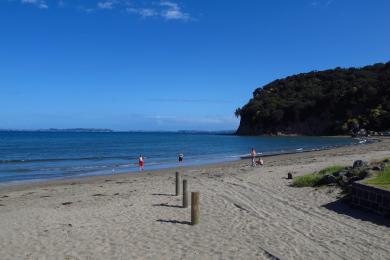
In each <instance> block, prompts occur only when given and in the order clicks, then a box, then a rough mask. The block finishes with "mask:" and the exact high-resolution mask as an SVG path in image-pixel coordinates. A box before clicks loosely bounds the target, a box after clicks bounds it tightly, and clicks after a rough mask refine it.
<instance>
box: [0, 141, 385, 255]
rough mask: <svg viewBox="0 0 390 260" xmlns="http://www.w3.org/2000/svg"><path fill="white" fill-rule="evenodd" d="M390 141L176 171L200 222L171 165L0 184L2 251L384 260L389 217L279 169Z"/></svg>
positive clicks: (375, 152)
mask: <svg viewBox="0 0 390 260" xmlns="http://www.w3.org/2000/svg"><path fill="white" fill-rule="evenodd" d="M389 148H390V140H388V139H383V141H382V142H380V143H375V144H367V145H360V146H350V147H343V148H337V149H333V150H327V151H317V152H310V153H301V154H292V155H283V156H273V157H267V158H265V159H264V161H265V166H264V167H259V168H252V167H250V166H249V164H250V163H249V161H247V160H243V161H239V162H234V163H225V164H219V165H208V166H199V167H189V168H183V169H181V170H182V172H183V173H184V175H185V178H187V179H188V182H189V188H190V190H191V191H200V193H201V222H200V224H199V225H197V226H191V225H189V221H190V209H183V208H181V207H180V206H181V197H176V196H173V194H174V188H175V187H174V171H175V169H171V170H164V171H153V172H148V171H146V172H143V173H141V174H135V173H129V174H124V175H116V176H101V177H93V178H85V179H78V180H71V181H69V180H67V181H56V182H47V183H39V184H28V185H19V186H13V187H2V188H0V258H1V259H277V258H280V259H327V260H329V259H390V221H389V220H388V219H387V220H386V219H384V218H382V217H380V216H376V215H373V214H371V213H367V212H361V211H359V210H356V209H352V208H350V207H349V206H348V205H346V204H344V203H342V202H340V201H339V200H338V198H339V197H340V196H341V194H340V190H339V189H337V188H335V187H326V188H319V189H314V188H294V187H291V186H290V184H291V181H290V180H287V179H286V178H285V177H286V175H287V173H288V172H289V171H294V172H296V174H295V175H302V174H305V173H309V172H313V171H316V170H320V169H321V168H323V167H326V166H330V165H334V164H340V165H351V164H352V163H353V161H354V160H356V159H364V160H371V159H381V158H384V157H390V149H389Z"/></svg>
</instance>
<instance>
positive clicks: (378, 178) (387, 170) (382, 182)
mask: <svg viewBox="0 0 390 260" xmlns="http://www.w3.org/2000/svg"><path fill="white" fill-rule="evenodd" d="M387 161H388V160H387ZM364 183H367V184H371V185H374V186H377V187H380V188H384V189H390V164H389V163H388V162H387V163H386V164H385V165H384V169H383V171H378V172H376V173H375V175H374V177H373V178H370V179H367V180H365V181H364Z"/></svg>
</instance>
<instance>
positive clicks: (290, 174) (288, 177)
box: [287, 172, 293, 180]
mask: <svg viewBox="0 0 390 260" xmlns="http://www.w3.org/2000/svg"><path fill="white" fill-rule="evenodd" d="M292 178H293V176H292V173H291V172H289V173H287V179H289V180H291V179H292Z"/></svg>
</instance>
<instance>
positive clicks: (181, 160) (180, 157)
mask: <svg viewBox="0 0 390 260" xmlns="http://www.w3.org/2000/svg"><path fill="white" fill-rule="evenodd" d="M183 160H184V154H183V153H180V154H179V163H182V162H183Z"/></svg>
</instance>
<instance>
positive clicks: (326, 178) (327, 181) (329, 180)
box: [321, 174, 337, 184]
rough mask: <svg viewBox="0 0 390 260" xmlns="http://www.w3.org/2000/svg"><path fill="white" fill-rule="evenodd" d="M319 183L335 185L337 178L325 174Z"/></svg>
mask: <svg viewBox="0 0 390 260" xmlns="http://www.w3.org/2000/svg"><path fill="white" fill-rule="evenodd" d="M321 182H322V183H323V184H331V183H336V182H337V178H336V177H335V176H333V175H331V174H327V175H325V176H324V177H322V179H321Z"/></svg>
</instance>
